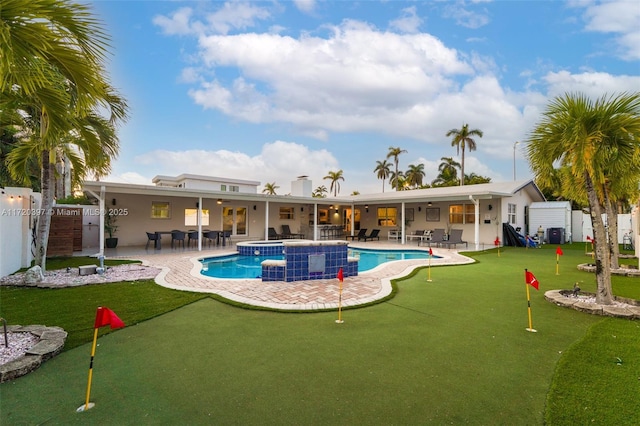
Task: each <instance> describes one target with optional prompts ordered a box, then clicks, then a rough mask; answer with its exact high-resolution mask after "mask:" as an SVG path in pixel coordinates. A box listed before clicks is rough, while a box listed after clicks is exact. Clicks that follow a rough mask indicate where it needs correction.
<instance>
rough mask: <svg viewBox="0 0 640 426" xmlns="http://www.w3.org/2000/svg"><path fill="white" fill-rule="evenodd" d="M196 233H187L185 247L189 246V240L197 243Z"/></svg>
mask: <svg viewBox="0 0 640 426" xmlns="http://www.w3.org/2000/svg"><path fill="white" fill-rule="evenodd" d="M198 235H199V233H198V231H189V232H188V233H187V237H188V238H189V239H188V240H187V247H191V241H194V242H195V243H196V245H197V244H198Z"/></svg>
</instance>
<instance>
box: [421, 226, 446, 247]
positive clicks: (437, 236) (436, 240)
mask: <svg viewBox="0 0 640 426" xmlns="http://www.w3.org/2000/svg"><path fill="white" fill-rule="evenodd" d="M442 240H444V229H442V228H436V229H434V230H433V231H432V232H431V239H430V240H427V239H426V237H425V239H423V240H421V242H423V241H424V242H427V243H429V247H431V244H435V246H436V247H438V246H440V244H442ZM418 245H420V243H418Z"/></svg>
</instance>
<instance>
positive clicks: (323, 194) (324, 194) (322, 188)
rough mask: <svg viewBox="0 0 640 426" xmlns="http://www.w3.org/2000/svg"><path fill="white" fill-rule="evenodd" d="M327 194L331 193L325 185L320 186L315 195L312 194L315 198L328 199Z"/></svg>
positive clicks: (315, 190)
mask: <svg viewBox="0 0 640 426" xmlns="http://www.w3.org/2000/svg"><path fill="white" fill-rule="evenodd" d="M327 192H329V191H328V190H327V187H326V186H324V185H320V186H319V187H317V188H316V189H314V190H313V193H312V194H311V196H312V197H313V198H326V197H327Z"/></svg>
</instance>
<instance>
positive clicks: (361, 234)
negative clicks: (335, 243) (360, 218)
mask: <svg viewBox="0 0 640 426" xmlns="http://www.w3.org/2000/svg"><path fill="white" fill-rule="evenodd" d="M366 236H367V228H362V229H360V230H359V231H358V233H357V234H356V235H347V238H351V241H353V240H355V239H356V238H357V239H358V241H360V240H361V239H363V238H364V237H366Z"/></svg>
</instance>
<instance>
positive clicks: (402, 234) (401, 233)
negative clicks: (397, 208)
mask: <svg viewBox="0 0 640 426" xmlns="http://www.w3.org/2000/svg"><path fill="white" fill-rule="evenodd" d="M401 217H402V227H401V228H400V243H401V244H404V242H405V241H406V240H407V236H406V235H405V227H404V201H403V202H402V214H401Z"/></svg>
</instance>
